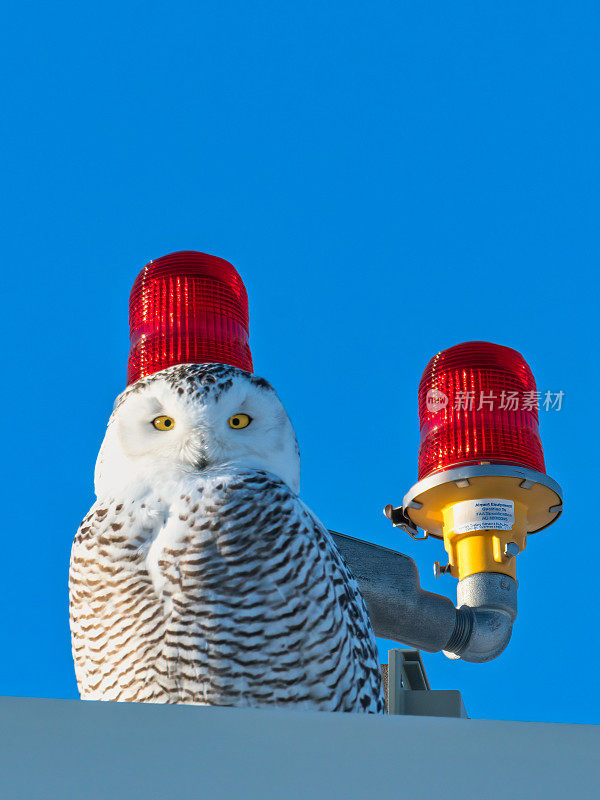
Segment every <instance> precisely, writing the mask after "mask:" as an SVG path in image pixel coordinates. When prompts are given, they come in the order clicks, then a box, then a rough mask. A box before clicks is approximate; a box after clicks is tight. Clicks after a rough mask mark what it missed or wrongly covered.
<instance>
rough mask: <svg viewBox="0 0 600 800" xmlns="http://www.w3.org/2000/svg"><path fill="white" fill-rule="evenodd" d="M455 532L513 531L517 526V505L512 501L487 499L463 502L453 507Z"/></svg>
mask: <svg viewBox="0 0 600 800" xmlns="http://www.w3.org/2000/svg"><path fill="white" fill-rule="evenodd" d="M453 512H454V532H455V533H469V531H486V530H495V531H511V530H512V527H513V525H514V524H515V504H514V503H513V501H512V500H502V499H499V498H493V497H492V498H489V499H488V498H486V499H485V500H463V502H462V503H456V505H455V506H453Z"/></svg>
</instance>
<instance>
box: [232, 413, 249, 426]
mask: <svg viewBox="0 0 600 800" xmlns="http://www.w3.org/2000/svg"><path fill="white" fill-rule="evenodd" d="M251 422H252V417H249V416H248V414H234V415H233V417H229V427H230V428H236V429H237V428H247V427H248V425H250V423H251Z"/></svg>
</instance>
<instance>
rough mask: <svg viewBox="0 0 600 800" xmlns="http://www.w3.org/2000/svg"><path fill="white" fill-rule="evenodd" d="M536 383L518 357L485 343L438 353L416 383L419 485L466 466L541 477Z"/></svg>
mask: <svg viewBox="0 0 600 800" xmlns="http://www.w3.org/2000/svg"><path fill="white" fill-rule="evenodd" d="M537 397H538V395H537V390H536V385H535V379H534V377H533V374H532V372H531V370H530V369H529V366H528V365H527V362H526V361H525V359H524V358H523V356H522V355H521V354H520V353H518V352H517V351H516V350H512V349H511V348H510V347H503V346H502V345H499V344H492V343H491V342H464V343H463V344H457V345H455V346H454V347H450V348H449V349H448V350H442V352H441V353H438V354H437V355H435V356H434V357H433V358H432V359H431V361H430V362H429V364H427V366H426V367H425V371H424V373H423V377H422V378H421V383H420V385H419V421H420V425H421V445H420V448H419V480H421V479H422V478H426V477H427V476H428V475H431V474H433V473H436V472H440V471H441V470H445V469H449V468H451V467H457V466H465V465H467V464H481V463H488V464H517V465H520V466H523V467H529V468H530V469H533V470H536V471H537V472H545V471H546V469H545V466H544V453H543V450H542V443H541V441H540V435H539V422H538V410H537V405H538V404H537Z"/></svg>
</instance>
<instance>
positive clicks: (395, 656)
mask: <svg viewBox="0 0 600 800" xmlns="http://www.w3.org/2000/svg"><path fill="white" fill-rule="evenodd" d="M386 667H387V669H386V670H385V677H386V680H387V687H386V700H387V709H388V714H408V715H415V716H424V717H466V716H467V712H466V711H465V706H464V704H463V701H462V697H461V694H460V692H459V691H457V690H455V689H432V688H431V686H430V685H429V680H428V678H427V673H426V671H425V665H424V664H423V659H422V658H421V653H420V652H419V651H418V650H389V651H388V664H386Z"/></svg>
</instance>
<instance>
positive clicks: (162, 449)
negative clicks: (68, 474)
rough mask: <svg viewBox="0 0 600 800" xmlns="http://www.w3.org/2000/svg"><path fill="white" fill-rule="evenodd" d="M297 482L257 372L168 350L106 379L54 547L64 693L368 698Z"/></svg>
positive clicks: (377, 692) (330, 548)
mask: <svg viewBox="0 0 600 800" xmlns="http://www.w3.org/2000/svg"><path fill="white" fill-rule="evenodd" d="M160 415H168V419H171V420H172V421H173V429H172V430H156V429H155V427H153V426H152V422H153V420H155V419H156V418H158V417H159V416H160ZM236 415H237V417H236ZM241 416H243V417H244V420H245V419H248V420H250V422H249V423H248V424H247V426H246V427H244V429H243V430H235V429H234V428H233V427H232V426H231V424H229V425H228V421H230V420H232V419H237V423H236V424H239V419H240V418H241ZM298 484H299V454H298V448H297V444H296V438H295V435H294V432H293V428H292V426H291V423H290V422H289V419H288V417H287V414H286V412H285V410H284V408H283V406H282V405H281V402H280V401H279V399H278V397H277V395H276V393H275V391H274V390H273V389H272V388H271V386H270V385H269V384H268V383H267V382H266V381H265V380H263V379H262V378H258V377H256V376H254V375H250V374H249V373H246V372H244V371H242V370H240V369H237V368H235V367H230V366H226V365H220V364H208V365H207V364H204V365H197V364H194V365H189V364H188V365H178V366H175V367H170V368H168V369H165V370H162V371H161V372H158V373H155V374H153V375H151V376H149V377H147V378H144V379H142V380H139V381H137V382H136V383H134V384H132V385H131V386H130V387H129V388H128V389H127V390H126V391H125V392H123V394H122V395H120V396H119V398H117V401H116V403H115V409H114V411H113V414H112V416H111V420H110V422H109V425H108V429H107V434H106V437H105V440H104V442H103V445H102V448H101V450H100V455H99V458H98V465H97V470H96V491H97V496H98V501H97V502H96V504H95V505H94V507H93V508H92V509H91V511H90V513H89V514H88V516H87V517H86V518H85V520H84V521H83V523H82V525H81V527H80V528H79V531H78V532H77V535H76V538H75V542H74V545H73V550H72V556H71V572H70V593H71V629H72V637H73V653H74V657H75V663H76V674H77V681H78V685H79V688H80V692H81V695H82V697H83V698H84V699H105V700H131V701H145V702H165V703H198V704H209V705H233V706H294V707H298V708H311V709H321V710H328V711H358V712H375V713H377V712H379V713H380V712H382V711H383V707H384V706H383V697H382V688H381V678H380V672H379V664H378V658H377V650H376V646H375V639H374V635H373V631H372V628H371V625H370V622H369V619H368V615H367V612H366V609H365V605H364V602H363V600H362V597H361V595H360V592H359V590H358V586H357V584H356V582H355V580H354V579H353V578H352V576H351V575H350V574H349V571H348V569H347V567H346V565H345V563H344V562H343V559H342V558H341V556H340V555H339V553H338V551H337V549H336V547H335V545H334V543H333V541H332V539H331V537H330V535H329V533H328V531H327V530H326V528H325V527H324V526H323V525H322V524H321V523H320V522H319V521H318V519H317V518H316V517H315V516H314V515H313V514H312V512H311V511H310V510H309V509H308V508H307V507H306V506H305V505H304V504H303V503H302V501H301V500H300V499H299V498H298V496H297V490H298Z"/></svg>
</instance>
